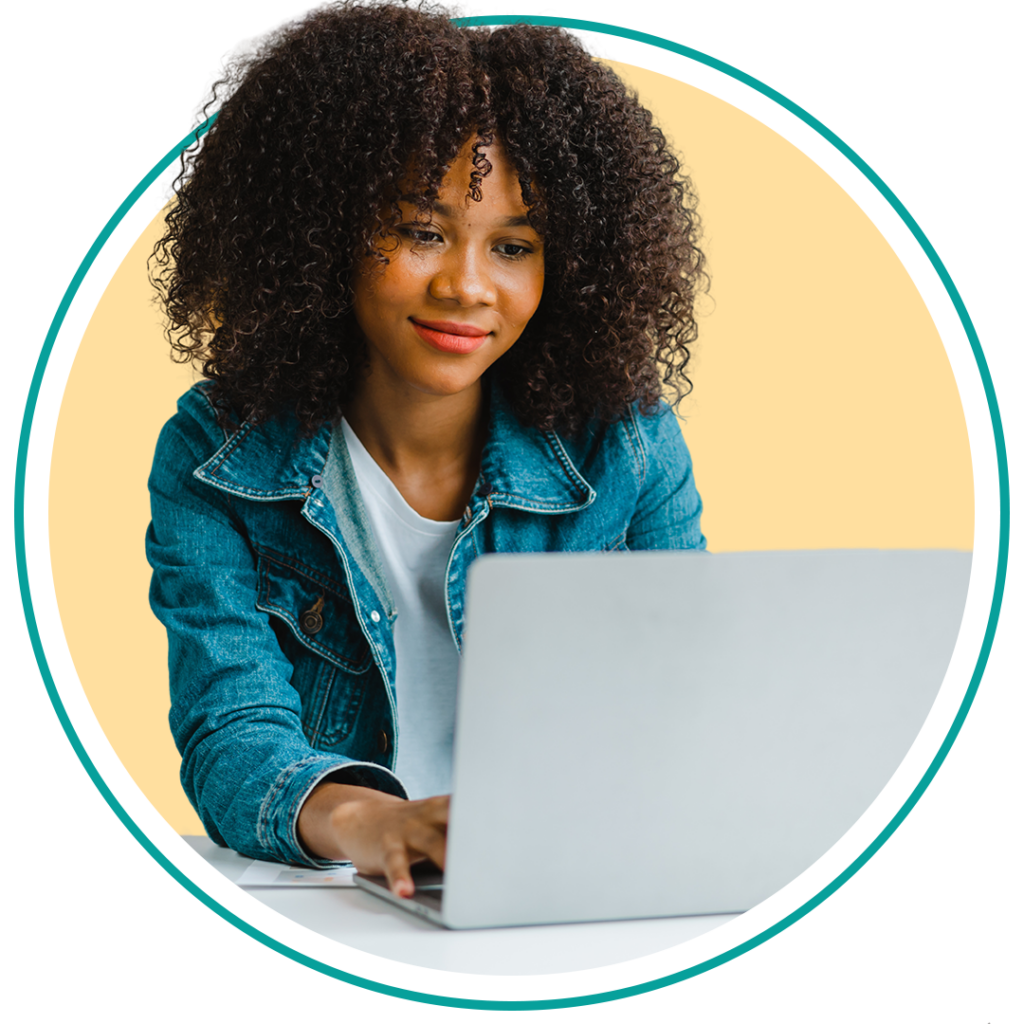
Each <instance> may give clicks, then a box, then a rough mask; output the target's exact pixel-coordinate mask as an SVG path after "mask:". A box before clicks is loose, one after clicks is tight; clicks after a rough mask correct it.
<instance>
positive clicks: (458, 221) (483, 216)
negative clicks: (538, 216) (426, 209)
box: [353, 143, 544, 396]
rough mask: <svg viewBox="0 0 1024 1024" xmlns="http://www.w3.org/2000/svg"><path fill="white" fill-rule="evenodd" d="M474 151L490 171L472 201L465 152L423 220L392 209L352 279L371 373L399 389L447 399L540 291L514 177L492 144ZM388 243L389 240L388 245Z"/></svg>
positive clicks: (533, 238)
mask: <svg viewBox="0 0 1024 1024" xmlns="http://www.w3.org/2000/svg"><path fill="white" fill-rule="evenodd" d="M483 152H484V154H485V155H486V157H487V159H488V160H489V161H490V163H491V166H492V170H491V172H490V174H488V175H487V177H486V178H484V179H483V183H482V195H483V198H482V199H481V201H480V202H475V201H474V200H472V199H470V198H468V195H469V184H470V172H471V171H472V169H473V163H472V156H473V153H472V147H471V144H470V143H467V144H466V145H465V146H464V147H463V149H462V152H461V153H460V154H459V156H458V158H457V159H456V160H455V162H454V163H453V164H452V167H451V170H450V171H449V172H448V174H447V175H446V177H445V179H444V181H443V183H442V186H441V189H440V192H439V194H438V199H437V202H436V203H435V204H434V208H433V212H432V215H431V218H430V221H429V223H424V222H423V221H417V220H416V208H415V207H414V206H413V205H411V204H408V203H402V204H401V207H402V211H403V215H404V219H403V220H402V222H401V223H400V224H399V225H398V227H397V228H396V229H395V230H396V234H397V237H396V238H395V239H394V240H389V241H388V243H386V246H385V253H386V255H387V256H388V258H389V261H390V262H389V263H388V264H387V266H385V267H383V268H381V267H379V265H377V264H369V262H368V265H367V266H366V267H365V268H364V270H363V271H362V272H361V273H360V274H358V275H357V276H356V279H355V282H354V288H353V291H354V311H355V317H356V321H357V323H358V324H359V327H360V329H361V330H362V332H363V334H364V336H365V337H366V341H367V347H368V355H369V362H370V373H371V376H375V375H376V374H378V373H381V374H383V375H384V377H385V378H388V379H389V380H390V382H391V383H392V384H394V385H397V386H399V387H402V388H411V389H414V390H415V391H418V392H421V393H424V394H429V395H438V396H444V395H453V394H458V393H460V392H463V391H465V390H466V389H467V388H472V387H475V386H477V385H478V383H479V381H480V377H481V375H482V374H483V372H484V371H485V370H486V369H487V368H488V367H489V366H491V365H492V364H493V363H494V362H495V360H497V359H499V358H500V357H501V356H502V355H504V354H505V353H506V352H507V351H508V350H509V349H510V348H511V347H512V346H513V345H514V344H515V342H516V341H517V340H518V338H519V336H520V334H522V332H523V328H524V327H526V324H527V323H528V322H529V319H530V317H531V316H533V314H534V312H535V311H536V309H537V305H538V304H539V302H540V297H541V292H542V291H543V289H544V252H543V241H542V239H541V237H540V236H539V235H538V234H537V232H536V231H534V230H533V228H531V227H530V226H529V223H528V221H527V217H526V214H527V210H526V206H525V205H524V204H523V199H522V194H521V191H520V187H519V180H518V177H517V176H516V173H515V171H514V170H513V169H512V167H511V166H510V164H509V163H508V160H507V159H506V157H505V155H504V153H503V151H502V149H501V147H500V146H499V145H493V146H490V147H488V148H487V149H485V150H484V151H483ZM392 241H393V244H392Z"/></svg>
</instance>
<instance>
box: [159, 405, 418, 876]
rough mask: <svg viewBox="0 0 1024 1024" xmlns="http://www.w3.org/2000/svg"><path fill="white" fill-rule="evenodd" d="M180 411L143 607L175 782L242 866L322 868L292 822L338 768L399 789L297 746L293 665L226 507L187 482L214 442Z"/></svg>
mask: <svg viewBox="0 0 1024 1024" xmlns="http://www.w3.org/2000/svg"><path fill="white" fill-rule="evenodd" d="M192 404H193V406H194V402H193V403H192ZM182 408H183V411H182V412H180V413H179V414H178V416H176V417H175V418H174V419H173V420H171V421H170V423H169V424H168V425H167V426H166V427H165V428H164V431H163V433H162V434H161V437H160V441H159V442H158V445H157V451H156V457H155V460H154V466H153V472H152V475H151V477H150V492H151V499H152V513H153V522H152V524H151V526H150V529H149V532H148V534H147V538H146V550H147V555H148V557H149V560H150V564H151V565H152V567H153V580H152V585H151V588H150V602H151V605H152V607H153V610H154V612H155V613H156V615H157V617H158V618H159V619H160V621H161V622H162V623H163V624H164V625H165V626H166V628H167V635H168V661H169V668H170V688H171V713H170V724H171V730H172V732H173V734H174V739H175V742H176V743H177V746H178V750H179V751H180V753H181V755H182V767H181V780H182V785H183V787H184V789H185V792H186V794H187V795H188V797H189V799H190V800H191V802H192V804H193V806H194V807H195V808H196V810H197V812H198V813H199V816H200V818H201V819H202V821H203V824H204V826H205V828H206V830H207V832H208V833H209V834H210V836H211V838H213V839H214V840H215V841H217V842H220V843H223V844H224V845H227V846H230V847H232V848H233V849H236V850H238V851H239V852H240V853H243V854H245V855H247V856H251V857H257V858H263V859H274V860H283V861H290V862H294V863H303V864H314V865H315V864H318V863H323V861H322V859H320V858H319V857H317V856H315V855H311V852H310V851H307V849H306V848H304V846H303V844H302V842H301V839H300V837H299V832H298V817H299V811H300V809H301V808H302V807H303V805H304V802H305V801H306V799H307V797H308V796H309V795H310V794H311V793H312V792H313V791H314V789H315V788H316V787H317V786H318V785H319V784H320V783H321V782H322V781H323V780H324V779H325V778H327V777H328V776H331V777H332V778H338V776H337V775H336V774H335V773H337V772H338V771H339V770H340V769H344V770H345V776H347V779H346V781H352V782H357V783H359V784H360V785H358V786H355V787H352V788H357V789H359V788H362V787H364V786H365V787H374V788H376V789H380V790H384V791H387V792H390V794H391V795H392V797H393V799H395V800H398V799H399V798H400V797H403V796H404V790H403V789H402V787H401V784H400V783H399V782H398V780H397V779H396V778H395V776H394V775H392V774H391V772H389V771H388V770H387V769H386V768H383V767H381V766H379V765H375V764H371V763H367V762H360V761H353V759H351V758H347V757H344V756H342V755H338V754H333V753H328V752H322V751H318V750H316V749H314V748H313V747H312V746H311V745H310V743H309V742H308V740H307V739H306V736H305V734H304V732H303V729H302V724H301V723H302V717H301V716H302V704H301V700H300V698H299V694H298V693H297V691H296V690H295V688H294V687H293V686H292V685H291V683H290V680H291V677H292V672H293V667H292V664H291V662H290V661H289V660H288V659H287V658H286V657H285V656H284V654H283V652H282V650H281V647H280V644H279V643H278V640H277V637H276V635H275V633H274V630H273V628H272V626H271V624H270V621H269V617H268V615H267V614H266V613H265V612H262V611H260V610H259V609H258V608H257V607H256V595H257V589H258V581H257V573H256V565H255V558H254V554H253V551H252V548H251V547H250V545H249V543H248V540H247V539H246V536H245V534H244V529H243V527H242V526H241V523H240V522H239V519H238V517H237V516H236V515H235V513H234V511H233V508H232V502H233V501H234V500H235V499H233V498H231V497H229V496H228V495H225V494H223V493H222V492H220V491H218V490H216V489H215V488H212V487H210V486H208V485H206V484H204V483H201V482H200V481H197V480H196V479H195V478H194V477H193V470H194V469H195V468H196V467H197V466H198V465H200V464H201V463H202V462H203V461H204V460H205V459H207V458H209V457H210V455H212V454H213V452H214V451H216V449H217V447H218V446H219V442H220V441H221V440H222V438H220V437H219V436H218V434H216V433H214V428H213V427H212V426H211V424H212V419H211V421H210V422H209V423H207V422H205V421H204V422H201V421H200V420H198V419H197V418H196V416H193V415H192V414H191V413H190V412H188V411H185V410H186V403H183V406H182ZM345 776H343V777H345ZM372 791H373V790H372V789H367V792H372Z"/></svg>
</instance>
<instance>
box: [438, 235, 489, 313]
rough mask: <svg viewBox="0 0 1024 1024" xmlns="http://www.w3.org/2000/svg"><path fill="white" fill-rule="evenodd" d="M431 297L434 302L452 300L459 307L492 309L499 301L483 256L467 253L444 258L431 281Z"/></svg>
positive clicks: (456, 251) (457, 253)
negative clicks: (481, 306) (490, 307)
mask: <svg viewBox="0 0 1024 1024" xmlns="http://www.w3.org/2000/svg"><path fill="white" fill-rule="evenodd" d="M430 294H431V296H432V297H433V298H435V299H442V300H448V301H451V300H455V301H456V302H458V304H459V305H460V306H480V305H483V306H493V305H494V304H495V303H496V302H497V298H498V296H497V290H496V288H495V285H494V281H493V279H492V278H491V275H490V272H489V268H488V266H487V258H486V256H485V255H483V254H480V253H475V252H473V251H471V250H469V249H461V250H458V249H453V250H452V251H450V252H447V253H445V254H444V256H443V257H442V260H441V265H440V266H439V267H438V268H437V271H436V273H435V274H434V276H433V277H432V278H431V281H430Z"/></svg>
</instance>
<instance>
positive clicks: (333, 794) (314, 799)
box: [298, 782, 448, 897]
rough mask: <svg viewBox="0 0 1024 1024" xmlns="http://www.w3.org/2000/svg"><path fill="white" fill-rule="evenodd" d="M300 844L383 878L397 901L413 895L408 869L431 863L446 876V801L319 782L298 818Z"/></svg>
mask: <svg viewBox="0 0 1024 1024" xmlns="http://www.w3.org/2000/svg"><path fill="white" fill-rule="evenodd" d="M298 830H299V839H300V840H301V841H302V844H303V846H305V847H306V849H307V850H309V851H310V853H312V854H314V855H315V856H317V857H324V858H326V859H328V860H350V861H352V863H353V864H354V865H355V866H356V870H358V871H360V872H362V873H363V874H368V875H381V874H382V875H384V876H385V877H386V878H387V880H388V886H389V887H390V889H391V891H392V892H393V893H394V894H395V895H396V896H404V897H408V896H411V895H412V894H413V892H415V886H414V885H413V881H412V875H411V873H410V871H409V868H410V866H411V865H412V864H415V863H417V862H418V861H422V860H430V861H432V862H433V863H434V864H436V865H437V867H439V868H440V869H441V870H442V871H443V870H444V855H445V841H446V838H447V834H448V797H447V796H432V797H428V798H427V799H426V800H403V799H401V798H400V797H397V796H392V795H391V794H389V793H381V792H379V791H378V790H375V789H367V788H365V787H363V786H345V785H341V784H340V783H337V782H322V783H321V784H320V785H319V786H317V787H316V789H314V790H313V792H312V793H310V795H309V797H308V798H307V799H306V802H305V803H304V804H303V806H302V810H301V811H300V812H299V822H298Z"/></svg>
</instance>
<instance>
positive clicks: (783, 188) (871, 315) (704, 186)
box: [49, 62, 974, 834]
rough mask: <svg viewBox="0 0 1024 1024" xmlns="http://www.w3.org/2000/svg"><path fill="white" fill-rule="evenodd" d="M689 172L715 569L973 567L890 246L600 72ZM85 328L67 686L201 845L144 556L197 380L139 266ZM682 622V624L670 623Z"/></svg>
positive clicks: (733, 142)
mask: <svg viewBox="0 0 1024 1024" xmlns="http://www.w3.org/2000/svg"><path fill="white" fill-rule="evenodd" d="M610 63H611V64H612V66H613V67H614V68H615V70H616V71H617V72H618V73H619V74H620V75H621V77H622V78H623V79H624V80H626V81H627V82H628V83H630V84H631V85H632V86H633V87H634V88H635V89H636V90H637V91H638V93H639V95H640V98H641V99H642V100H643V102H644V103H645V104H646V105H647V106H648V107H649V108H650V109H651V110H652V112H653V113H654V115H655V117H656V119H657V120H658V122H659V123H660V124H661V126H662V128H663V129H664V131H665V133H666V135H667V136H668V137H669V139H670V140H672V141H673V142H674V144H675V145H676V149H677V152H679V153H681V155H682V156H683V159H684V162H685V166H686V169H687V172H688V173H689V174H690V175H691V177H692V178H693V180H694V183H695V184H696V186H697V191H698V193H699V195H700V199H701V204H700V211H701V216H702V218H703V220H704V225H705V244H704V248H705V251H706V252H707V254H708V260H709V268H710V271H711V275H712V292H711V297H710V298H708V299H705V300H704V302H703V304H702V318H701V334H700V341H699V343H698V346H697V348H696V350H695V355H694V358H693V361H692V362H691V369H692V373H691V376H692V379H693V381H694V385H695V389H694V392H693V394H692V395H691V396H690V397H689V398H687V400H686V401H685V402H684V404H683V406H682V408H681V409H680V416H681V418H682V420H683V427H684V433H685V435H686V439H687V443H688V444H689V446H690V450H691V452H692V454H693V459H694V466H695V472H696V479H697V485H698V487H699V489H700V491H701V494H702V496H703V498H704V503H705V516H704V520H703V525H704V532H705V534H706V535H707V537H708V545H709V547H710V548H711V549H712V550H714V551H739V550H771V549H787V548H788V549H799V548H847V547H899V548H959V549H962V550H969V549H970V548H971V546H972V542H973V532H974V492H973V481H972V473H971V460H970V448H969V445H968V439H967V428H966V424H965V422H964V416H963V411H962V409H961V406H960V400H959V396H958V393H957V388H956V383H955V381H954V378H953V373H952V370H951V369H950V366H949V362H948V360H947V358H946V355H945V351H944V350H943V347H942V342H941V340H940V338H939V335H938V332H937V331H936V329H935V326H934V324H933V323H932V320H931V317H930V316H929V314H928V311H927V309H926V308H925V305H924V302H923V300H922V299H921V297H920V295H919V294H918V292H917V289H916V288H915V287H914V284H913V282H912V281H911V279H910V277H909V275H908V274H907V272H906V271H905V270H904V268H903V266H902V265H901V263H900V262H899V260H898V259H897V257H896V255H895V253H893V251H892V249H891V248H890V247H889V244H888V243H887V242H886V241H885V239H884V238H883V237H882V235H881V233H880V232H879V231H878V230H877V229H876V228H875V227H874V225H873V224H872V223H871V221H870V220H869V219H868V217H867V216H866V215H865V214H864V213H863V212H862V211H861V210H860V208H859V207H858V206H857V205H856V204H855V203H854V202H853V200H852V199H850V197H849V196H848V195H847V194H846V193H845V192H844V191H843V190H842V189H841V188H840V187H839V186H838V185H837V184H836V183H835V182H834V181H833V180H832V179H831V178H830V177H829V176H828V175H827V174H826V173H825V172H824V171H822V170H821V169H820V168H819V167H818V166H817V165H816V164H815V163H814V162H813V161H811V160H810V159H808V158H807V157H806V156H804V155H803V154H802V153H801V152H800V151H799V150H797V149H796V148H795V147H794V146H792V145H791V144H790V143H788V142H787V141H786V140H785V139H783V138H782V137H781V136H779V135H777V134H776V133H775V132H773V131H772V130H771V129H769V128H767V127H765V126H764V125H762V124H761V123H760V122H758V121H757V120H755V119H754V118H752V117H750V116H749V115H747V114H745V113H743V112H742V111H740V110H737V109H736V108H735V107H732V106H730V105H729V104H728V103H725V102H724V101H723V100H720V99H717V98H716V97H714V96H711V95H709V94H707V93H705V92H702V91H701V90H699V89H696V88H693V87H692V86H688V85H684V84H683V83H681V82H677V81H675V80H674V79H671V78H667V77H665V76H663V75H659V74H656V73H655V72H651V71H647V70H645V69H642V68H637V67H633V66H631V65H624V64H618V63H615V62H610ZM162 231H163V215H162V214H161V215H160V216H158V217H157V218H156V219H155V220H154V221H153V222H152V224H150V226H149V227H148V228H147V230H146V231H145V232H144V233H143V234H142V236H141V237H140V238H139V240H138V241H137V242H136V244H135V245H134V246H133V247H132V249H131V251H130V252H129V253H128V255H127V257H125V260H124V262H123V263H122V264H121V266H120V268H119V269H118V271H117V273H116V274H115V275H114V277H113V278H112V280H111V282H110V285H109V286H108V287H107V289H106V291H105V292H104V294H103V297H102V298H101V300H100V302H99V304H98V306H97V307H96V311H95V313H94V314H93V316H92V319H91V320H90V323H89V326H88V328H87V329H86V332H85V335H84V336H83V338H82V343H81V346H80V348H79V351H78V354H77V356H76V358H75V362H74V366H73V368H72V371H71V375H70V377H69V380H68V384H67V388H66V391H65V394H64V398H63V402H62V404H61V410H60V417H59V420H58V423H57V432H56V437H55V441H54V450H53V462H52V467H51V473H50V505H49V515H50V551H51V559H52V565H53V579H54V586H55V588H56V594H57V601H58V606H59V608H60V614H61V621H62V624H63V627H64V632H65V635H66V637H67V641H68V646H69V649H70V651H71V655H72V658H73V660H74V663H75V667H76V669H77V671H78V675H79V679H80V680H81V682H82V686H83V688H84V689H85V692H86V695H87V697H88V699H89V701H90V703H91V705H92V708H93V710H94V712H95V714H96V717H97V719H98V720H99V723H100V725H101V726H102V728H103V730H104V732H105V734H106V736H107V738H108V739H109V741H110V743H111V745H112V746H113V748H114V750H115V751H116V752H117V754H118V756H119V757H120V759H121V761H122V762H123V764H124V766H125V768H126V769H127V770H128V772H129V774H130V775H131V776H132V778H133V779H134V780H135V782H136V783H137V785H138V786H139V788H140V789H141V790H142V791H143V793H145V794H146V796H147V797H148V798H149V800H150V801H151V802H152V803H153V805H154V806H155V807H156V809H157V810H158V811H159V812H160V813H161V815H162V816H163V817H164V818H165V819H166V820H167V821H168V822H169V823H170V825H171V826H172V827H173V828H175V829H177V831H178V832H180V833H182V834H193V833H201V832H202V831H203V829H202V825H201V824H200V822H199V819H198V817H197V816H196V814H195V812H194V811H193V810H192V808H191V806H190V805H189V803H188V801H187V799H186V798H185V795H184V793H183V792H182V789H181V787H180V785H179V782H178V766H179V757H178V754H177V751H176V750H175V748H174V744H173V742H172V740H171V736H170V732H169V729H168V726H167V711H168V709H169V697H168V689H167V643H166V638H165V636H164V632H163V629H162V627H161V626H160V625H159V623H158V622H157V621H156V619H155V618H154V617H153V615H152V613H151V612H150V610H149V603H148V587H149V566H148V565H147V563H146V558H145V553H144V550H143V540H144V535H145V531H146V526H147V524H148V522H149V503H148V494H147V491H146V479H147V476H148V474H149V467H150V463H151V461H152V455H153V448H154V446H155V444H156V438H157V435H158V433H159V431H160V428H161V426H162V425H163V423H164V422H165V421H166V420H167V419H168V418H169V417H170V416H172V415H173V414H174V408H175V401H176V399H177V397H178V396H179V395H180V394H181V393H182V392H184V391H185V390H186V389H187V388H188V387H189V386H191V384H192V383H193V382H194V380H195V379H196V377H195V375H194V373H193V371H192V370H191V368H189V367H182V366H177V365H175V364H173V363H172V362H171V361H170V360H169V358H168V349H167V345H166V342H165V340H164V335H163V320H162V315H161V311H160V310H159V308H158V307H157V305H156V304H155V303H154V300H153V292H152V289H151V287H150V285H149V283H148V279H147V273H146V260H147V257H148V256H149V254H150V253H151V252H152V249H153V245H154V243H155V241H156V239H157V238H158V237H159V236H160V234H161V233H162ZM680 614H685V611H684V610H683V609H681V610H680Z"/></svg>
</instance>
